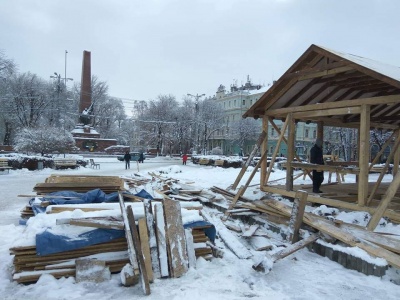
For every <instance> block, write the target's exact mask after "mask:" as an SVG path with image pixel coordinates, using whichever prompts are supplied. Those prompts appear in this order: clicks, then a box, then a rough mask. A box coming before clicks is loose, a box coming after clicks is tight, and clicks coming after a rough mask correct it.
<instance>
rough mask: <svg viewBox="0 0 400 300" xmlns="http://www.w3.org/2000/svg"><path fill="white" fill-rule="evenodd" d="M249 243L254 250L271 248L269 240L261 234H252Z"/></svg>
mask: <svg viewBox="0 0 400 300" xmlns="http://www.w3.org/2000/svg"><path fill="white" fill-rule="evenodd" d="M250 245H251V246H252V247H253V249H254V250H256V251H264V250H271V249H272V247H273V245H272V243H271V241H270V240H269V239H267V238H265V237H263V236H252V237H251V238H250Z"/></svg>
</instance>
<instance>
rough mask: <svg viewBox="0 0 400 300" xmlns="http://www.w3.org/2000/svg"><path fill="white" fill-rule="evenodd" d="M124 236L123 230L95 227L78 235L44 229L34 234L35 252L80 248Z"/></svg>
mask: <svg viewBox="0 0 400 300" xmlns="http://www.w3.org/2000/svg"><path fill="white" fill-rule="evenodd" d="M124 236H125V231H124V230H116V229H95V230H91V231H87V232H85V233H82V234H80V235H79V236H78V237H76V236H74V237H73V238H72V237H68V236H63V235H56V234H53V233H51V232H49V231H47V230H46V231H45V232H43V233H41V234H37V235H36V254H37V255H39V256H42V255H50V254H54V253H59V252H64V251H71V250H75V249H80V248H83V247H87V246H90V245H96V244H100V243H105V242H109V241H111V240H114V239H118V238H121V237H124Z"/></svg>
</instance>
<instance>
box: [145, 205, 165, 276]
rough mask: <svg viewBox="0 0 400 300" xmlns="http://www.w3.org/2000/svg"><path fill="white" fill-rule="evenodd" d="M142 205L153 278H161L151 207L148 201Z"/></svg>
mask: <svg viewBox="0 0 400 300" xmlns="http://www.w3.org/2000/svg"><path fill="white" fill-rule="evenodd" d="M143 205H144V215H145V219H146V223H147V229H148V232H149V246H150V256H151V264H152V269H153V275H154V277H155V278H160V277H161V273H160V262H159V260H158V257H159V255H158V247H157V238H156V231H155V222H154V216H153V210H152V206H151V200H149V199H145V200H143Z"/></svg>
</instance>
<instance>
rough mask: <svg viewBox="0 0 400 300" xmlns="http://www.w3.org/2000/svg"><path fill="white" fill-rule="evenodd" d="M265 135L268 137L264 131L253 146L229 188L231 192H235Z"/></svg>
mask: <svg viewBox="0 0 400 300" xmlns="http://www.w3.org/2000/svg"><path fill="white" fill-rule="evenodd" d="M267 135H268V134H267V132H265V131H264V130H263V131H262V132H261V134H260V136H259V137H258V140H257V143H256V144H255V145H254V148H253V151H252V152H251V154H250V155H249V157H248V158H247V160H246V162H245V164H244V165H243V167H242V169H241V170H240V172H239V175H238V176H237V177H236V180H235V182H234V183H233V185H232V187H231V189H232V190H235V189H236V188H237V186H238V184H239V182H240V180H241V179H242V177H243V175H244V173H245V172H246V170H247V168H248V167H249V165H250V163H251V162H252V160H253V158H254V156H255V155H256V153H257V152H258V150H260V146H261V145H262V143H263V142H264V140H265V138H266V136H267Z"/></svg>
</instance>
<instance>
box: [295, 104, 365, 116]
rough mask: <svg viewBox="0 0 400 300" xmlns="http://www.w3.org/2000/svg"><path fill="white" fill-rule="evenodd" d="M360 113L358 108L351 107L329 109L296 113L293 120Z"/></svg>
mask: <svg viewBox="0 0 400 300" xmlns="http://www.w3.org/2000/svg"><path fill="white" fill-rule="evenodd" d="M360 111H361V109H360V107H359V106H353V107H343V108H331V109H321V110H315V111H304V112H298V113H293V117H294V118H295V119H304V118H307V117H324V116H338V115H350V114H359V113H360Z"/></svg>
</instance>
